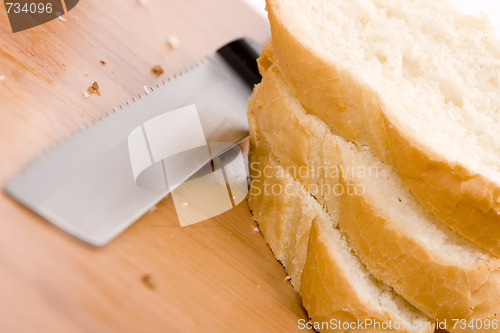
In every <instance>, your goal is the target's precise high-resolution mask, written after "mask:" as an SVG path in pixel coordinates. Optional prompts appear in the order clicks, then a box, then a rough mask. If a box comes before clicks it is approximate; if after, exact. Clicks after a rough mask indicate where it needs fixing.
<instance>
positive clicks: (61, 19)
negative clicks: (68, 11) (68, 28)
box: [57, 16, 67, 22]
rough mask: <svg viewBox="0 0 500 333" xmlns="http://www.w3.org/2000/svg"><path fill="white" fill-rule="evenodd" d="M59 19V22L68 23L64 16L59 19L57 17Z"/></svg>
mask: <svg viewBox="0 0 500 333" xmlns="http://www.w3.org/2000/svg"><path fill="white" fill-rule="evenodd" d="M57 19H58V20H59V21H61V22H66V21H67V20H66V19H65V18H64V17H62V16H58V17H57Z"/></svg>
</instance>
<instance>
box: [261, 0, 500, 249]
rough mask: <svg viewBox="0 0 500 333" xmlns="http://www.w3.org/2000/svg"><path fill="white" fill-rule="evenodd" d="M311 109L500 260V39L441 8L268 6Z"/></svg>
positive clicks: (362, 0)
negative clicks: (391, 169)
mask: <svg viewBox="0 0 500 333" xmlns="http://www.w3.org/2000/svg"><path fill="white" fill-rule="evenodd" d="M267 10H268V13H269V20H270V23H271V31H272V39H273V42H274V46H275V57H276V62H277V65H278V67H279V68H280V69H281V70H282V72H283V73H284V75H285V76H286V78H287V80H288V81H289V82H290V83H291V84H292V85H293V86H294V87H295V88H296V89H297V94H298V97H299V99H300V101H301V103H302V104H303V105H304V107H305V109H306V110H307V112H309V113H311V114H314V115H317V116H318V117H319V118H321V119H322V120H324V121H325V122H326V123H327V124H328V125H329V126H330V127H331V128H332V129H333V130H334V131H335V132H337V133H338V134H340V135H342V136H344V137H346V138H347V139H349V140H352V141H354V142H356V144H358V145H368V146H370V147H371V148H372V150H373V152H374V153H375V154H376V156H377V157H379V158H380V159H381V160H382V161H384V162H385V163H388V164H390V165H392V166H394V167H395V169H396V171H397V172H398V173H399V175H400V177H401V178H402V179H403V181H404V183H405V185H406V186H407V187H408V188H409V189H410V190H411V192H412V193H413V194H414V195H415V196H416V198H417V199H418V201H419V202H420V203H421V204H422V205H423V206H424V207H425V208H426V209H427V210H428V211H430V212H432V213H433V214H434V215H435V216H436V217H437V218H439V219H440V220H441V221H442V222H444V223H445V224H447V225H448V226H449V227H450V228H452V229H453V230H455V231H456V232H458V233H460V234H461V235H462V236H463V237H465V238H467V239H468V240H470V241H473V242H474V243H476V244H477V245H478V246H480V247H482V248H484V249H487V250H488V251H490V252H491V253H493V254H495V255H496V256H500V140H499V139H498V135H499V133H500V42H499V40H498V38H497V37H496V36H495V35H494V33H493V29H492V26H491V25H490V23H489V21H488V20H487V19H485V18H484V17H474V16H470V15H466V14H461V13H459V12H458V11H457V10H456V9H455V8H454V7H453V5H451V4H450V3H448V2H447V1H443V0H414V1H410V0H331V1H324V0H295V1H288V0H267Z"/></svg>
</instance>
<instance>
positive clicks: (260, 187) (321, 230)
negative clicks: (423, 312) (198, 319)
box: [248, 127, 434, 333]
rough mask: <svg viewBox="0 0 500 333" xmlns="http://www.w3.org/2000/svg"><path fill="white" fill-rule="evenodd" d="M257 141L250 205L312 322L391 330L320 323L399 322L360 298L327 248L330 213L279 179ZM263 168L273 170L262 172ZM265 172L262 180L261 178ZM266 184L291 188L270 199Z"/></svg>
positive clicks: (425, 331) (428, 331)
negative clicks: (368, 320)
mask: <svg viewBox="0 0 500 333" xmlns="http://www.w3.org/2000/svg"><path fill="white" fill-rule="evenodd" d="M252 128H254V127H252ZM252 132H253V133H256V132H255V131H252ZM257 137H258V134H256V135H252V136H251V144H252V146H251V151H250V155H249V157H250V160H249V163H250V164H253V165H254V167H253V168H250V170H251V172H250V174H251V181H252V182H251V184H252V185H251V190H250V193H249V194H250V195H249V200H248V204H249V207H250V209H251V210H252V213H253V216H254V218H255V219H256V221H257V222H258V224H259V227H260V228H261V231H262V234H263V235H264V239H265V240H266V242H267V243H268V244H269V246H270V247H271V249H272V250H273V252H274V253H275V254H276V257H277V258H278V259H279V258H281V259H280V261H282V263H283V264H284V266H285V268H286V269H287V272H288V274H289V275H290V276H291V278H292V279H291V282H292V284H293V285H294V287H295V288H296V289H297V291H298V292H299V294H300V295H301V296H302V302H303V304H304V307H305V308H306V309H307V311H308V314H309V316H310V318H311V320H312V322H313V323H314V322H317V323H320V325H324V326H323V329H320V330H319V331H320V332H359V333H361V332H365V333H375V332H389V330H378V329H374V328H373V327H369V328H368V329H366V328H364V329H362V328H360V329H352V330H351V329H350V330H339V329H334V326H333V325H332V326H330V325H326V324H322V323H335V322H334V321H336V323H338V322H339V321H340V322H347V323H357V322H358V320H359V321H360V322H364V321H365V320H366V319H370V320H372V321H377V322H379V323H380V324H382V323H389V322H392V323H394V322H400V323H401V319H400V318H398V316H397V315H396V314H394V313H392V312H391V311H390V310H388V309H383V310H382V311H381V310H379V309H378V308H376V307H375V306H374V305H373V304H371V303H369V302H366V301H365V300H364V299H363V297H364V295H362V294H360V293H359V291H357V290H356V288H355V287H354V286H353V285H352V277H351V276H349V272H348V271H346V269H345V267H343V266H342V259H341V256H342V254H340V253H337V252H336V251H332V250H331V242H332V237H331V235H330V233H331V232H333V230H328V229H329V228H331V221H330V220H329V217H328V215H327V214H326V212H324V211H323V210H322V208H321V206H320V205H319V204H318V203H317V202H315V201H314V200H313V199H312V198H311V197H310V196H309V195H308V194H307V192H306V191H305V190H304V188H303V187H302V185H300V183H298V182H295V181H293V179H292V178H291V177H290V176H288V177H283V176H281V174H282V173H280V169H281V168H280V167H279V166H278V164H277V161H276V160H275V159H274V158H271V157H270V155H269V152H268V151H267V150H266V148H265V147H263V145H265V143H264V142H259V141H258V139H257ZM264 167H266V168H269V169H271V170H268V171H264V170H263V168H264ZM282 170H283V169H281V171H282ZM264 173H265V174H266V177H263V175H264ZM264 180H265V181H266V182H267V183H266V184H267V186H270V187H273V186H274V185H275V184H276V185H278V186H279V187H281V188H285V187H287V186H288V187H289V188H292V190H290V191H287V192H283V193H281V194H280V195H273V194H271V193H269V192H266V190H265V188H264ZM274 212H277V213H276V214H274ZM280 213H281V214H280ZM286 230H288V231H286ZM296 240H297V241H296ZM333 241H334V240H333ZM284 258H286V259H284ZM332 320H333V321H332ZM337 325H338V324H337ZM326 326H328V327H326ZM392 331H396V330H392ZM397 331H398V332H402V333H410V332H411V333H432V332H434V323H432V324H430V325H429V328H422V329H418V330H409V329H400V330H397Z"/></svg>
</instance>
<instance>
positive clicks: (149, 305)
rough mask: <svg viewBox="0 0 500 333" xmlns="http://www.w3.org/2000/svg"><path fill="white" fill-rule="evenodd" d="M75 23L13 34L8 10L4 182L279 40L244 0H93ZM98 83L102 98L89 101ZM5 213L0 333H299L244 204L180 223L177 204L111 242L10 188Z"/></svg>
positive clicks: (0, 34)
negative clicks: (228, 52) (148, 91)
mask: <svg viewBox="0 0 500 333" xmlns="http://www.w3.org/2000/svg"><path fill="white" fill-rule="evenodd" d="M64 19H65V21H63V20H59V19H57V20H54V21H51V22H49V23H47V24H45V25H43V26H39V27H36V28H33V29H30V30H27V31H23V32H19V33H16V34H13V33H12V32H11V31H10V27H9V23H8V21H7V15H6V12H5V8H4V7H3V4H2V5H0V78H2V77H4V79H3V80H2V81H0V153H1V159H2V163H1V165H0V182H1V184H4V183H5V181H6V180H7V179H8V178H9V177H11V176H12V175H14V174H16V173H17V172H20V171H21V170H22V168H23V167H25V166H27V165H28V164H29V163H30V162H31V161H33V159H35V158H36V157H37V156H39V155H40V154H42V153H43V152H44V151H45V150H46V149H49V148H50V147H52V146H53V145H55V144H56V143H57V142H58V141H60V140H63V139H64V138H65V137H67V136H70V135H72V134H73V133H75V132H76V131H78V130H79V129H80V128H81V127H84V126H87V125H89V124H91V123H92V122H93V121H95V120H98V119H99V117H100V116H101V115H103V114H105V113H107V112H108V111H110V110H112V109H113V107H115V106H117V105H119V104H124V103H125V102H126V101H130V100H132V97H134V96H137V94H138V93H139V92H142V91H143V86H144V85H147V86H152V85H154V84H155V83H156V82H159V81H160V80H162V79H166V78H167V76H168V75H171V74H174V73H176V72H178V71H180V70H182V69H184V68H186V67H188V66H190V65H192V64H194V63H196V62H197V61H198V60H199V59H200V58H201V57H202V56H203V55H205V54H206V53H209V52H211V51H213V50H215V49H216V48H217V47H219V46H221V45H222V44H224V43H225V42H227V41H229V40H231V39H233V38H236V37H240V36H243V35H245V36H250V37H253V38H254V39H256V40H257V41H260V42H263V41H264V40H265V39H267V37H268V35H269V32H268V26H267V23H266V22H265V21H264V20H263V19H261V18H260V17H258V16H257V15H256V14H254V13H253V12H252V11H251V10H250V9H248V8H247V7H246V6H245V5H243V4H242V3H240V1H236V0H217V1H203V0H184V1H175V0H147V1H146V2H145V5H141V4H140V3H139V2H137V1H136V0H121V1H111V0H106V1H99V0H86V1H80V3H79V5H78V6H77V7H76V8H75V9H73V10H72V11H70V12H69V13H67V14H66V15H64ZM170 35H175V36H177V37H178V38H179V40H180V46H179V47H178V48H177V49H175V50H172V49H170V48H169V47H168V46H167V44H166V40H167V38H168V36H170ZM101 60H102V61H104V62H105V63H106V64H102V63H101V62H100V61H101ZM154 65H161V66H162V67H163V69H164V70H165V74H163V75H162V76H160V77H157V76H156V75H155V74H153V73H152V72H151V68H152V67H153V66H154ZM94 81H96V82H98V84H99V85H100V89H101V94H102V95H101V96H98V95H91V96H89V97H84V95H83V92H85V91H87V88H88V87H89V86H90V85H91V84H92V83H93V82H94ZM0 216H1V220H2V221H1V223H0V228H1V229H0V291H1V293H0V295H1V297H0V308H1V311H0V331H2V332H18V331H25V332H28V331H37V332H60V331H61V332H293V331H298V328H297V327H298V325H297V320H299V319H304V318H306V314H305V312H304V310H303V309H302V307H301V306H300V301H299V298H298V296H297V295H296V293H295V291H294V290H293V288H292V287H291V285H290V284H289V283H288V282H287V281H286V280H285V277H286V273H285V271H284V269H283V267H282V266H281V265H280V264H279V263H278V262H277V261H275V260H274V257H273V255H272V253H271V251H270V250H269V248H268V247H267V245H266V244H265V242H264V241H263V239H262V236H261V234H260V233H259V232H255V231H254V227H256V224H255V223H254V222H253V220H252V218H251V215H250V213H249V211H248V208H247V205H246V203H242V204H240V205H239V206H238V207H237V208H235V209H233V210H231V211H229V212H226V213H225V214H223V215H221V216H219V217H216V218H213V219H211V220H209V221H206V222H203V223H199V224H196V225H193V226H190V227H185V228H181V227H179V226H178V222H177V216H176V213H175V210H174V207H173V203H172V201H171V199H170V198H167V199H165V200H163V201H162V202H161V203H160V204H159V205H158V208H157V210H156V211H154V212H151V213H149V214H147V215H146V216H144V217H143V218H141V219H140V220H139V221H137V222H136V223H135V224H134V225H133V226H131V227H130V228H129V229H128V230H126V231H125V232H124V233H123V234H122V235H120V236H119V237H118V238H117V239H115V240H114V241H112V242H111V243H110V244H109V245H107V246H105V247H103V248H92V247H89V246H87V245H85V244H83V243H81V242H79V241H77V240H76V239H74V238H72V237H71V236H68V235H67V234H65V233H64V232H62V231H60V230H58V229H57V228H55V227H54V226H52V225H51V224H50V223H48V222H46V221H44V220H43V219H42V218H40V217H38V216H36V215H35V214H33V213H31V212H30V211H29V210H27V209H25V208H24V207H22V206H21V205H19V204H17V203H16V202H14V201H13V200H11V199H10V198H9V197H7V196H6V195H5V194H4V193H2V194H1V196H0ZM144 276H149V277H150V279H151V280H152V281H153V283H149V284H148V283H145V282H144V281H143V278H144ZM153 285H154V286H153Z"/></svg>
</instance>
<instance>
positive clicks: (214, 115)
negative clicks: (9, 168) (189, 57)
mask: <svg viewBox="0 0 500 333" xmlns="http://www.w3.org/2000/svg"><path fill="white" fill-rule="evenodd" d="M261 48H262V47H261V45H259V44H257V43H256V42H254V41H252V40H250V39H247V38H241V39H238V40H235V41H233V42H231V43H228V44H226V45H225V46H223V47H221V48H220V49H218V50H217V51H215V52H213V53H211V54H209V55H207V56H206V57H205V58H203V59H202V61H201V62H200V63H199V64H198V65H197V66H194V67H193V68H191V69H189V70H186V71H184V72H182V73H180V74H178V75H175V76H174V78H171V79H169V80H168V81H163V84H161V85H157V86H156V87H155V88H153V89H152V91H150V92H149V93H147V94H142V95H141V94H140V95H139V98H137V99H136V98H133V101H132V102H130V103H127V104H126V105H125V106H123V107H122V106H120V108H118V110H115V111H113V112H110V113H108V115H107V116H106V117H104V118H103V119H102V120H100V121H99V122H97V123H95V124H93V125H92V126H90V127H88V128H86V129H85V130H83V131H81V132H79V133H77V134H75V135H74V136H73V137H71V138H69V139H68V140H66V141H64V142H62V143H60V144H59V145H57V146H56V147H55V148H53V149H52V150H50V151H49V152H47V153H45V154H44V155H42V156H41V157H39V158H38V159H37V160H36V161H35V162H34V163H33V164H31V165H30V166H29V167H27V168H26V169H25V170H23V171H22V172H21V173H19V174H18V175H16V176H14V177H13V178H12V179H10V180H9V181H8V182H7V183H6V185H5V188H4V190H5V191H6V193H7V194H8V195H10V196H11V197H12V198H14V199H15V200H17V201H19V202H20V203H21V204H23V205H24V206H26V207H28V208H29V209H31V210H32V211H33V212H35V213H37V214H38V215H40V216H41V217H43V218H45V219H46V220H48V221H50V222H51V223H53V224H54V225H56V226H57V227H59V228H61V229H63V230H64V231H66V232H68V233H69V234H71V235H73V236H75V237H77V238H78V239H80V240H83V241H85V242H87V243H89V244H91V245H94V246H102V245H105V244H106V243H108V242H109V241H111V240H112V239H113V238H115V237H116V236H117V235H118V234H120V233H121V232H122V231H123V230H125V229H126V228H127V227H128V226H130V225H131V224H132V223H133V222H134V221H136V220H137V219H138V218H139V217H141V216H142V215H143V214H145V213H146V212H148V211H149V210H150V209H151V208H152V207H153V206H155V205H156V204H157V203H158V202H159V201H160V200H162V199H163V198H164V197H166V196H167V195H168V194H169V190H165V189H162V190H158V189H157V190H154V189H146V188H142V187H139V186H137V184H136V183H135V182H134V179H133V177H132V175H131V170H130V169H131V166H130V160H129V150H128V146H127V139H128V135H129V134H130V132H131V131H132V130H134V128H136V127H138V126H140V125H141V124H143V123H144V122H145V121H147V120H149V119H152V118H154V117H156V116H158V115H161V114H163V113H165V112H168V111H169V110H174V109H178V108H180V107H183V106H186V105H191V104H194V105H195V106H196V108H197V110H198V114H199V117H200V119H201V121H202V123H203V131H204V134H205V137H206V139H207V141H208V142H229V143H234V144H237V143H238V142H240V141H241V140H243V139H244V138H245V137H247V136H248V120H247V117H246V109H247V103H248V98H249V96H250V94H251V92H252V89H253V86H254V85H255V84H257V83H258V82H260V79H261V77H260V74H259V71H258V68H257V63H256V59H257V57H258V55H259V54H260V51H261ZM203 165H204V163H200V164H199V165H194V166H192V169H191V171H192V172H189V173H185V176H184V177H185V178H186V179H187V178H188V177H189V176H190V175H192V174H193V173H194V172H195V171H197V170H198V169H201V168H202V167H203Z"/></svg>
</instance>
